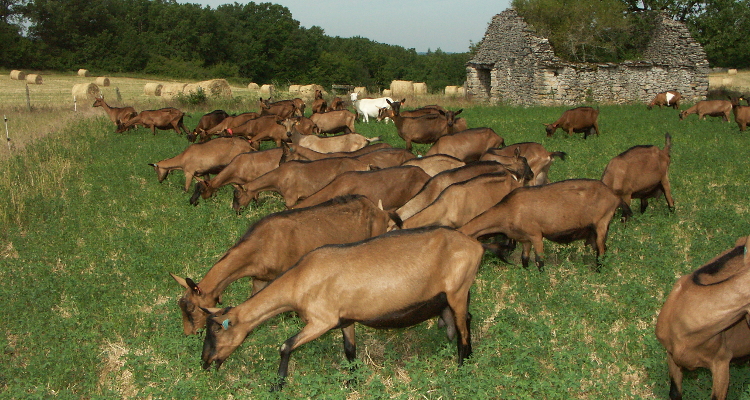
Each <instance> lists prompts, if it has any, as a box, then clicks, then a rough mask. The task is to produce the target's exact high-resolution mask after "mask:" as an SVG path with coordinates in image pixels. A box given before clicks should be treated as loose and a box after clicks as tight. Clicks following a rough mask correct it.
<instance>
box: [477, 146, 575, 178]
mask: <svg viewBox="0 0 750 400" xmlns="http://www.w3.org/2000/svg"><path fill="white" fill-rule="evenodd" d="M516 149H517V150H518V154H519V155H520V156H522V157H524V158H525V159H526V162H527V163H528V164H529V168H531V172H533V173H534V179H533V180H531V181H530V182H528V184H529V185H532V186H533V185H544V184H546V183H549V168H550V166H552V162H553V161H554V160H555V157H557V158H559V159H561V160H563V161H565V157H566V156H567V154H566V153H565V152H563V151H553V152H549V151H547V149H545V148H544V146H542V145H541V144H539V143H534V142H522V143H514V144H511V145H509V146H506V147H503V148H502V149H489V150H488V151H487V155H486V156H482V158H481V159H483V160H492V159H496V157H495V156H503V157H511V156H513V155H515V153H516ZM497 161H500V160H497ZM501 162H502V161H501Z"/></svg>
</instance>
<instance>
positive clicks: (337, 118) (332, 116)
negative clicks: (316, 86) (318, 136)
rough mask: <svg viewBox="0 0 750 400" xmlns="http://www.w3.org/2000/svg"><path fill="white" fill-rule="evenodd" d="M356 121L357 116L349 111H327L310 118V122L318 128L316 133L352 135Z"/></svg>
mask: <svg viewBox="0 0 750 400" xmlns="http://www.w3.org/2000/svg"><path fill="white" fill-rule="evenodd" d="M356 120H357V114H355V113H353V112H351V111H349V110H341V111H329V112H326V113H320V114H313V115H311V116H310V121H312V122H313V123H314V124H315V126H317V127H318V133H340V132H344V133H352V132H354V121H356Z"/></svg>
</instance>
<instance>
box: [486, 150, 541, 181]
mask: <svg viewBox="0 0 750 400" xmlns="http://www.w3.org/2000/svg"><path fill="white" fill-rule="evenodd" d="M502 150H505V149H502ZM503 153H506V152H503ZM479 161H494V162H496V163H500V164H502V165H503V167H505V169H507V170H508V171H510V173H511V174H513V175H514V176H515V177H516V179H518V180H519V181H521V184H522V185H528V184H530V183H531V182H533V180H534V171H532V170H531V167H530V166H529V162H528V161H527V160H526V157H524V156H522V155H521V149H519V148H516V149H515V150H514V151H513V155H511V156H507V155H504V154H503V155H500V154H495V153H494V152H493V151H488V152H487V153H485V154H484V155H483V156H482V158H480V159H479Z"/></svg>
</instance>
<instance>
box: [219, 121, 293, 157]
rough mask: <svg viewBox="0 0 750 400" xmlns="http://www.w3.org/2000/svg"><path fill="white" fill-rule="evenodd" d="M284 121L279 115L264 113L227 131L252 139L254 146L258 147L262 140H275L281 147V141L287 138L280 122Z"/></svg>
mask: <svg viewBox="0 0 750 400" xmlns="http://www.w3.org/2000/svg"><path fill="white" fill-rule="evenodd" d="M280 121H282V118H280V117H279V116H278V115H274V114H269V115H262V116H260V117H258V118H254V119H249V120H247V121H245V122H244V123H242V124H241V125H238V126H236V127H234V129H228V130H227V132H228V133H229V134H230V135H234V136H243V137H245V138H247V139H248V140H250V144H251V145H252V146H253V148H255V149H258V146H259V145H258V143H259V142H260V141H261V140H273V141H275V142H276V146H277V147H281V142H282V141H284V140H286V136H285V134H284V127H283V126H281V125H280V124H279V122H280Z"/></svg>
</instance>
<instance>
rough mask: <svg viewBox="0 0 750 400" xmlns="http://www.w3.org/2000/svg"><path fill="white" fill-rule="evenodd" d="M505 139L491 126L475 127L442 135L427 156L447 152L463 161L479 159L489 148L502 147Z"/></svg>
mask: <svg viewBox="0 0 750 400" xmlns="http://www.w3.org/2000/svg"><path fill="white" fill-rule="evenodd" d="M504 146H505V140H503V138H502V137H500V136H499V135H498V134H497V133H495V131H493V130H492V129H490V128H474V129H467V130H464V131H461V132H456V133H452V134H450V135H445V136H441V137H440V138H439V139H438V140H437V141H436V142H435V144H433V145H432V147H430V149H429V150H427V153H425V156H431V155H433V154H447V155H449V156H453V157H456V158H458V159H459V160H461V161H463V162H472V161H477V160H479V158H480V157H482V155H483V154H484V153H486V152H487V150H489V149H491V148H502V147H504Z"/></svg>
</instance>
